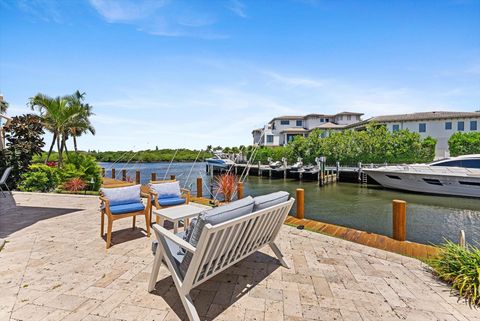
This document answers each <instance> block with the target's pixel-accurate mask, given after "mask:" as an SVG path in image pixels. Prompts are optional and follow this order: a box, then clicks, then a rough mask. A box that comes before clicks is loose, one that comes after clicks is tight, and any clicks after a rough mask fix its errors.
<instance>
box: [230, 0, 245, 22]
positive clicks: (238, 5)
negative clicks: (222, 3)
mask: <svg viewBox="0 0 480 321" xmlns="http://www.w3.org/2000/svg"><path fill="white" fill-rule="evenodd" d="M227 8H228V9H230V11H232V12H233V13H235V14H236V15H237V16H239V17H241V18H247V14H246V11H245V9H246V7H245V4H244V3H243V2H241V1H240V0H230V1H229V2H228V4H227Z"/></svg>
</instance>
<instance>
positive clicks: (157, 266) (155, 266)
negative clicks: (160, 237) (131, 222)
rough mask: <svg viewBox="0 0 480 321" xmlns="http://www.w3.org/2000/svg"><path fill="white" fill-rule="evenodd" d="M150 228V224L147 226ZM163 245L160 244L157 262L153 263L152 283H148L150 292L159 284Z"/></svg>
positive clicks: (156, 256) (156, 253)
mask: <svg viewBox="0 0 480 321" xmlns="http://www.w3.org/2000/svg"><path fill="white" fill-rule="evenodd" d="M147 226H148V224H147ZM162 257H163V254H162V244H161V243H160V242H158V245H157V251H156V252H155V260H154V261H153V268H152V273H151V274H150V281H149V282H148V292H152V291H153V290H154V289H155V284H157V277H158V271H159V270H160V266H161V265H162Z"/></svg>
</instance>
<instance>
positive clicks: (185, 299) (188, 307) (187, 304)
mask: <svg viewBox="0 0 480 321" xmlns="http://www.w3.org/2000/svg"><path fill="white" fill-rule="evenodd" d="M180 299H181V300H182V304H183V307H184V308H185V311H186V312H187V315H188V319H189V320H190V321H200V317H199V316H198V312H197V309H195V306H194V305H193V300H192V297H191V296H190V294H187V295H185V296H183V295H182V294H180Z"/></svg>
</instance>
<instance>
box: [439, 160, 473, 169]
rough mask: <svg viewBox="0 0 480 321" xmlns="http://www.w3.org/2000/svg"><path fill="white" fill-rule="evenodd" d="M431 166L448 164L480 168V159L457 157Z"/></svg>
mask: <svg viewBox="0 0 480 321" xmlns="http://www.w3.org/2000/svg"><path fill="white" fill-rule="evenodd" d="M431 166H448V167H464V168H480V159H455V160H447V161H440V162H436V163H434V164H431Z"/></svg>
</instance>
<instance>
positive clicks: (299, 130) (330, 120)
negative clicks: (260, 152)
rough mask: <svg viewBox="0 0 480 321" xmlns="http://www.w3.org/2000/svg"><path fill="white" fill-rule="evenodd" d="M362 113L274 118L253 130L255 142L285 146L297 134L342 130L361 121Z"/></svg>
mask: <svg viewBox="0 0 480 321" xmlns="http://www.w3.org/2000/svg"><path fill="white" fill-rule="evenodd" d="M362 115H363V114H362V113H355V112H347V111H344V112H341V113H338V114H334V115H327V114H308V115H305V116H281V117H275V118H273V119H272V120H271V121H270V122H269V123H268V124H266V125H265V126H264V127H263V128H258V129H255V130H253V131H252V135H253V143H254V144H259V145H261V146H284V145H286V144H288V142H290V141H292V140H293V138H294V137H295V136H298V135H300V136H304V137H305V136H307V135H308V134H309V133H310V132H311V131H312V130H314V129H317V128H319V129H324V130H342V129H344V128H345V127H346V126H348V125H352V124H355V123H358V122H360V121H361V116H362Z"/></svg>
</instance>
